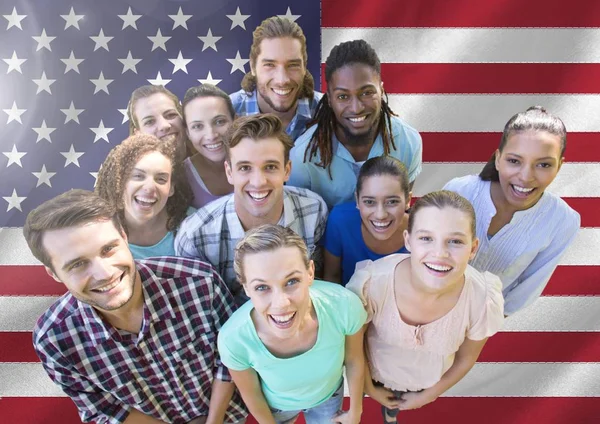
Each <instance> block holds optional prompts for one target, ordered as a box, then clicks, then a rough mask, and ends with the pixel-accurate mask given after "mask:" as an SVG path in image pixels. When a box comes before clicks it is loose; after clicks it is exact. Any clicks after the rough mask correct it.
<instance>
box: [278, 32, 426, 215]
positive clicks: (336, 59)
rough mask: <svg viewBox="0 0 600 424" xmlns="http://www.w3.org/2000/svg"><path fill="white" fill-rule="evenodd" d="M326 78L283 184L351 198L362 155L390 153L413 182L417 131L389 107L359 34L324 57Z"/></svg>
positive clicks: (371, 53) (335, 199)
mask: <svg viewBox="0 0 600 424" xmlns="http://www.w3.org/2000/svg"><path fill="white" fill-rule="evenodd" d="M325 79H326V81H327V93H325V95H324V96H323V98H322V99H321V101H320V102H319V105H318V106H317V111H316V114H315V118H314V120H313V122H312V123H313V125H312V126H311V127H310V128H309V129H308V130H306V132H305V133H304V134H302V135H301V136H300V137H299V138H298V139H297V140H296V144H295V145H294V148H293V149H292V151H291V153H290V158H291V160H292V163H293V166H292V172H291V176H290V179H289V182H288V184H289V185H291V186H296V187H303V188H308V189H310V190H312V191H314V192H316V193H318V194H320V195H321V196H322V197H323V199H324V200H325V202H327V205H328V206H329V208H332V207H333V206H335V205H337V204H339V203H343V202H348V201H351V200H352V199H353V197H354V191H355V188H356V178H357V175H358V171H359V170H360V167H361V166H362V164H363V163H364V162H365V161H366V160H367V159H370V158H372V157H376V156H381V155H390V156H393V157H395V158H396V159H398V160H400V161H401V162H402V163H404V165H405V166H406V169H407V170H408V175H409V180H410V182H411V188H412V184H413V183H414V181H415V178H417V175H419V173H420V172H421V155H422V150H423V146H422V142H421V136H420V135H419V133H418V132H417V131H416V130H415V129H414V128H412V127H410V126H409V125H407V124H406V123H405V122H403V121H402V120H401V119H400V118H398V117H397V116H396V114H395V113H394V112H392V110H391V109H390V107H389V105H388V103H387V101H386V99H387V96H386V95H385V92H384V91H383V82H382V81H381V63H380V62H379V58H378V57H377V54H376V53H375V50H373V48H372V47H371V46H370V45H369V44H368V43H367V42H366V41H364V40H354V41H347V42H344V43H341V44H338V45H337V46H335V47H334V48H333V49H332V50H331V53H330V54H329V57H328V58H327V61H326V62H325ZM384 97H385V98H384Z"/></svg>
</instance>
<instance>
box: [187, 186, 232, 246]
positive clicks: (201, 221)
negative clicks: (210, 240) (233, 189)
mask: <svg viewBox="0 0 600 424" xmlns="http://www.w3.org/2000/svg"><path fill="white" fill-rule="evenodd" d="M232 202H233V193H232V194H228V195H226V196H223V197H220V198H218V199H216V200H213V201H212V202H210V203H208V204H206V205H204V206H203V207H201V208H200V209H198V210H196V211H195V212H194V213H193V214H191V215H189V216H188V217H187V218H186V219H185V220H184V221H183V222H182V223H181V226H180V227H179V230H178V232H177V235H178V236H179V235H180V234H185V233H187V232H190V231H191V232H196V231H197V230H200V231H202V232H207V231H209V228H212V227H213V226H219V225H220V223H221V222H222V221H223V219H224V217H225V215H226V212H227V208H228V207H229V204H230V203H232Z"/></svg>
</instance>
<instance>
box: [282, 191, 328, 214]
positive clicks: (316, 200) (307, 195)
mask: <svg viewBox="0 0 600 424" xmlns="http://www.w3.org/2000/svg"><path fill="white" fill-rule="evenodd" d="M283 189H284V192H285V193H286V194H287V195H288V196H289V198H290V199H292V201H293V202H294V204H295V205H296V206H297V207H305V206H309V205H310V206H312V205H315V206H318V207H319V209H323V210H325V211H327V204H326V203H325V201H324V200H323V198H322V197H321V196H319V195H318V194H317V193H315V192H314V191H311V190H309V189H306V188H301V187H293V186H284V188H283Z"/></svg>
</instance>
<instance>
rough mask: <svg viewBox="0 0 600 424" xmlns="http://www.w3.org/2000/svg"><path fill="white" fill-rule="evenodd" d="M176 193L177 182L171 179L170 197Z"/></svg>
mask: <svg viewBox="0 0 600 424" xmlns="http://www.w3.org/2000/svg"><path fill="white" fill-rule="evenodd" d="M174 194H175V184H173V181H171V188H170V189H169V197H171V196H172V195H174Z"/></svg>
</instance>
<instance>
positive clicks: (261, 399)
mask: <svg viewBox="0 0 600 424" xmlns="http://www.w3.org/2000/svg"><path fill="white" fill-rule="evenodd" d="M229 372H230V373H231V377H232V378H233V381H234V382H235V385H236V386H237V388H238V390H239V391H240V394H241V395H242V399H244V403H245V404H246V406H247V407H248V410H249V411H250V413H251V414H252V416H253V417H254V418H255V419H256V421H258V422H259V423H260V424H276V423H275V418H273V414H272V413H271V409H270V408H269V405H268V404H267V401H266V399H265V396H264V395H263V392H262V389H261V387H260V382H259V381H258V374H256V371H254V370H253V369H252V368H248V369H246V370H243V371H233V370H230V371H229Z"/></svg>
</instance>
